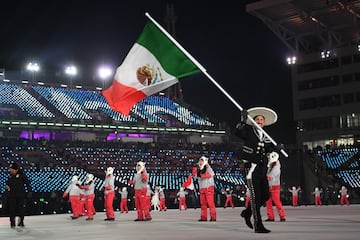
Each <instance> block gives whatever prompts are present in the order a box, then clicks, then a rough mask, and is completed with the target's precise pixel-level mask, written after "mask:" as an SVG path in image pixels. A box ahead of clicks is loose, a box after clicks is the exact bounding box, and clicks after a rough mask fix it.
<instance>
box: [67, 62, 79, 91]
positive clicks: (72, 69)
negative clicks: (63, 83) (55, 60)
mask: <svg viewBox="0 0 360 240" xmlns="http://www.w3.org/2000/svg"><path fill="white" fill-rule="evenodd" d="M65 73H66V74H67V75H69V77H70V87H72V81H73V78H74V77H75V76H76V74H77V69H76V67H75V66H73V65H71V66H68V67H66V68H65Z"/></svg>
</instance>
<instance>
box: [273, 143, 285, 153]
mask: <svg viewBox="0 0 360 240" xmlns="http://www.w3.org/2000/svg"><path fill="white" fill-rule="evenodd" d="M275 149H276V151H278V152H281V150H284V149H285V147H284V144H282V143H278V144H277V145H276V146H275Z"/></svg>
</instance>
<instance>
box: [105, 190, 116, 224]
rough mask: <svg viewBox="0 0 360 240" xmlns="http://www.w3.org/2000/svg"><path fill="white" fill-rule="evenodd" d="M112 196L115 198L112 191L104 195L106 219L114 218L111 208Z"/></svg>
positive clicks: (112, 208)
mask: <svg viewBox="0 0 360 240" xmlns="http://www.w3.org/2000/svg"><path fill="white" fill-rule="evenodd" d="M114 196H115V192H114V191H110V192H107V193H105V194H104V203H105V210H106V217H107V218H115V215H114V207H113V201H114Z"/></svg>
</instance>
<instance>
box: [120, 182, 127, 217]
mask: <svg viewBox="0 0 360 240" xmlns="http://www.w3.org/2000/svg"><path fill="white" fill-rule="evenodd" d="M119 193H120V213H124V211H125V212H126V213H128V212H129V208H128V191H127V188H126V187H123V188H122V189H121V190H120V189H119Z"/></svg>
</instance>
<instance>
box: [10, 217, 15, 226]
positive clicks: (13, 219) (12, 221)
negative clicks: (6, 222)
mask: <svg viewBox="0 0 360 240" xmlns="http://www.w3.org/2000/svg"><path fill="white" fill-rule="evenodd" d="M10 227H11V228H14V227H15V218H10Z"/></svg>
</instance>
